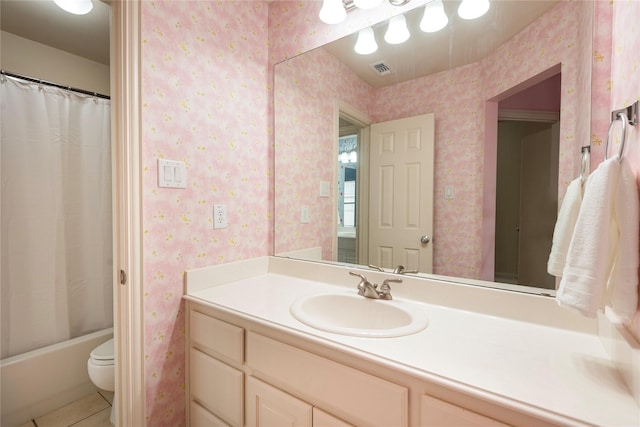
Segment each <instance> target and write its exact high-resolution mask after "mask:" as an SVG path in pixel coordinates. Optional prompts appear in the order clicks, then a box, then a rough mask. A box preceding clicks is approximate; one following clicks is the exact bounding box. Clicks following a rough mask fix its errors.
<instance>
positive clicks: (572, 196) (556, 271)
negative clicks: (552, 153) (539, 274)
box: [547, 177, 584, 277]
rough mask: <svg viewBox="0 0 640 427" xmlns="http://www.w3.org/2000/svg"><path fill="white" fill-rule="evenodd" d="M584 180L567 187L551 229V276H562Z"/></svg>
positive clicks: (575, 181)
mask: <svg viewBox="0 0 640 427" xmlns="http://www.w3.org/2000/svg"><path fill="white" fill-rule="evenodd" d="M583 183H584V179H583V178H582V177H580V178H576V179H574V180H573V181H571V183H570V184H569V187H567V192H566V193H565V195H564V200H563V201H562V206H561V207H560V212H558V219H557V220H556V226H555V228H554V229H553V240H552V243H551V253H550V254H549V261H547V271H548V272H549V274H551V275H552V276H556V277H560V276H562V270H564V265H565V262H566V259H567V252H569V244H570V243H571V237H573V230H574V228H575V226H576V221H577V220H578V213H579V212H580V205H581V204H582V188H583Z"/></svg>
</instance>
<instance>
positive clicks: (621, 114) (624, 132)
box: [604, 110, 629, 162]
mask: <svg viewBox="0 0 640 427" xmlns="http://www.w3.org/2000/svg"><path fill="white" fill-rule="evenodd" d="M618 120H620V121H621V122H622V142H621V143H620V150H618V161H619V162H621V161H622V157H623V156H624V148H625V145H626V144H627V127H628V125H629V119H628V118H627V112H626V110H619V111H617V117H616V119H615V120H613V121H612V122H611V124H610V125H609V131H608V132H607V140H606V142H605V144H604V158H605V160H607V159H608V158H609V140H610V139H611V130H612V129H613V125H614V124H615V123H616V122H617V121H618Z"/></svg>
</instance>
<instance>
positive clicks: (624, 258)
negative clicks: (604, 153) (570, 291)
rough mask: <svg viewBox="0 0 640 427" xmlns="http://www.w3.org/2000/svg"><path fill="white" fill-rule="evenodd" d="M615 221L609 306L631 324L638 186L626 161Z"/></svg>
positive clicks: (638, 246)
mask: <svg viewBox="0 0 640 427" xmlns="http://www.w3.org/2000/svg"><path fill="white" fill-rule="evenodd" d="M620 169H621V170H620V182H619V183H618V191H617V193H616V201H615V202H616V204H615V206H614V218H615V221H616V224H617V225H618V235H617V236H616V237H617V238H618V242H617V243H618V245H617V251H616V253H615V254H614V256H615V262H614V265H613V271H612V273H611V277H610V280H609V287H608V289H609V292H608V300H607V302H608V305H609V306H610V307H611V308H612V309H613V312H614V313H615V314H616V315H618V317H620V319H621V320H622V321H624V322H630V321H631V319H632V318H633V316H634V314H635V312H636V310H637V308H638V263H639V260H638V258H639V255H638V254H639V253H640V238H639V237H638V236H639V235H640V200H639V199H638V184H637V183H636V177H635V174H634V173H633V171H632V170H631V166H630V164H629V162H628V161H627V159H626V158H623V159H622V163H621V165H620Z"/></svg>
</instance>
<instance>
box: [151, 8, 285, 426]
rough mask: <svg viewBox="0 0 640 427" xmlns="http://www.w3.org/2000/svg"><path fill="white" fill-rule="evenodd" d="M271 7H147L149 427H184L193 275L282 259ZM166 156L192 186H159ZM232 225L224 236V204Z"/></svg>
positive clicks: (225, 231) (188, 184)
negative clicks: (188, 277) (217, 210)
mask: <svg viewBox="0 0 640 427" xmlns="http://www.w3.org/2000/svg"><path fill="white" fill-rule="evenodd" d="M267 22H268V4H267V3H266V2H226V1H225V2H213V1H211V2H208V1H207V2H204V1H203V2H197V1H188V2H186V1H145V2H143V3H142V40H143V46H142V70H141V72H142V75H141V80H142V102H143V111H142V146H143V152H142V159H143V163H144V176H143V206H144V208H143V211H144V212H143V229H144V235H143V245H144V253H143V268H144V273H143V274H144V289H145V294H144V308H145V309H144V323H145V343H144V348H145V377H146V405H147V424H148V425H150V426H154V427H155V426H171V427H175V426H181V425H184V422H185V408H184V383H185V373H184V363H185V360H184V339H185V337H184V333H185V331H184V310H183V307H184V306H183V303H182V300H181V298H182V294H183V272H184V270H186V269H190V268H196V267H203V266H207V265H212V264H220V263H227V262H231V261H235V260H239V259H246V258H253V257H258V256H264V255H268V254H269V253H271V246H270V232H271V228H270V227H271V207H270V199H269V197H270V187H271V173H272V171H271V164H270V160H269V157H270V148H269V146H270V144H269V136H268V129H269V121H268V120H269V118H268V102H269V98H268V92H269V81H268V75H269V74H268V69H267V67H268V41H267V40H268V29H267ZM159 158H165V159H171V160H180V161H183V162H185V163H186V165H187V188H186V189H182V190H180V189H165V188H158V186H157V166H156V162H157V159H159ZM214 203H215V204H226V206H227V213H228V223H229V226H228V227H227V228H226V229H221V230H213V225H212V224H213V223H212V218H213V212H212V211H213V205H214Z"/></svg>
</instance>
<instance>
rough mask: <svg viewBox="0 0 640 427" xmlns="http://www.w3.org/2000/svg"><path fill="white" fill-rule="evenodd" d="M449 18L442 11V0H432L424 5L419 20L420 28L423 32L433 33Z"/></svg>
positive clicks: (444, 24) (442, 26)
mask: <svg viewBox="0 0 640 427" xmlns="http://www.w3.org/2000/svg"><path fill="white" fill-rule="evenodd" d="M448 22H449V18H447V14H446V13H444V6H443V5H442V0H432V1H431V2H429V3H427V5H426V6H425V7H424V15H423V16H422V21H420V29H421V30H422V31H424V32H425V33H435V32H436V31H440V30H441V29H443V28H444V27H445V26H446V25H447V23H448Z"/></svg>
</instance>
